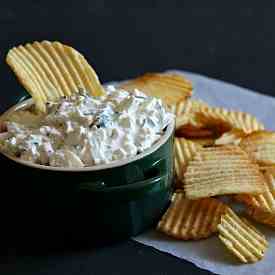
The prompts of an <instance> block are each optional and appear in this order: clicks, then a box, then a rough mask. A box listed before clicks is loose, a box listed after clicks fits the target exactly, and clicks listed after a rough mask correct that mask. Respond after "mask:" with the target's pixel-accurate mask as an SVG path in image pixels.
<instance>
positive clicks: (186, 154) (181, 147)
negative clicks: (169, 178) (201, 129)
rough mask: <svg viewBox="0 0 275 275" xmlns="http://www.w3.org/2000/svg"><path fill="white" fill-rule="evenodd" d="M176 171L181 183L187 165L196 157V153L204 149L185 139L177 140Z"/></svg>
mask: <svg viewBox="0 0 275 275" xmlns="http://www.w3.org/2000/svg"><path fill="white" fill-rule="evenodd" d="M174 146H175V171H176V176H177V178H178V179H179V180H180V181H181V180H182V179H183V175H184V172H185V170H186V167H187V164H188V162H189V161H190V160H192V158H193V157H194V155H195V153H196V152H197V151H198V150H200V149H201V148H202V147H201V146H200V145H199V144H197V143H194V142H192V141H189V140H187V139H185V138H175V144H174Z"/></svg>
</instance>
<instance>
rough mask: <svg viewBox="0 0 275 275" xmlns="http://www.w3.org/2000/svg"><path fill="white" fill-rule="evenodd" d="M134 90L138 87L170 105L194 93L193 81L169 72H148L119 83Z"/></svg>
mask: <svg viewBox="0 0 275 275" xmlns="http://www.w3.org/2000/svg"><path fill="white" fill-rule="evenodd" d="M119 88H122V89H125V90H128V91H133V90H135V89H138V90H140V91H142V92H144V93H146V94H147V95H149V96H154V97H158V98H161V99H162V100H163V101H164V102H165V103H166V104H167V105H168V106H172V105H176V104H178V103H179V102H181V101H185V100H186V99H187V98H188V97H190V96H191V95H192V90H193V87H192V83H191V82H190V81H189V80H187V79H186V78H185V77H184V76H182V75H178V74H168V73H146V74H144V75H142V76H139V77H137V78H135V79H132V80H129V81H127V82H125V83H122V84H121V85H119Z"/></svg>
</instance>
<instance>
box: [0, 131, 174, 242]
mask: <svg viewBox="0 0 275 275" xmlns="http://www.w3.org/2000/svg"><path fill="white" fill-rule="evenodd" d="M0 163H1V167H2V169H3V170H4V171H5V172H6V173H7V175H9V178H10V183H9V184H10V191H11V192H10V193H9V195H10V196H12V193H13V192H14V194H15V193H16V196H17V197H20V200H21V201H22V203H21V205H22V207H24V206H26V205H27V206H28V207H27V208H28V209H32V206H33V209H34V212H35V213H36V212H37V211H40V212H41V213H43V215H44V217H43V218H44V219H47V221H48V222H49V223H54V224H55V227H56V228H57V229H59V230H61V231H62V232H64V234H66V235H69V236H71V237H72V236H73V238H74V239H75V238H77V239H81V240H84V241H86V240H88V239H90V238H92V237H94V236H96V237H98V236H99V235H100V236H102V235H103V234H104V235H106V236H108V237H109V238H118V237H128V236H133V235H136V234H138V233H140V232H142V231H143V230H145V229H147V228H149V227H151V226H153V225H155V224H156V222H157V221H158V220H159V219H160V217H161V215H162V214H163V211H164V210H165V209H166V207H167V205H168V203H169V198H170V193H171V183H172V178H173V133H172V134H171V136H170V137H169V139H168V140H167V141H166V143H164V144H163V145H162V146H161V147H159V148H158V149H157V150H156V151H155V152H153V153H152V154H150V155H147V156H145V157H143V158H141V159H138V160H136V161H133V162H131V163H128V164H126V165H123V166H118V167H114V168H111V169H104V170H98V171H85V172H70V171H66V172H64V171H53V170H43V169H38V168H33V167H28V166H24V165H22V164H19V163H16V162H14V161H12V160H10V159H8V158H6V157H5V156H3V155H2V154H0ZM3 170H2V171H3ZM18 175H20V179H21V180H20V181H18ZM11 199H12V198H11ZM28 211H29V210H28Z"/></svg>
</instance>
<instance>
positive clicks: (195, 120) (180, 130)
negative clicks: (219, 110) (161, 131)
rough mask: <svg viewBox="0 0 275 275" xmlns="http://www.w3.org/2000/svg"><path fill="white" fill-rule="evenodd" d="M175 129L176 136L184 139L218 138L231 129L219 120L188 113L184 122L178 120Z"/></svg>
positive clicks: (229, 125) (198, 113)
mask: <svg viewBox="0 0 275 275" xmlns="http://www.w3.org/2000/svg"><path fill="white" fill-rule="evenodd" d="M178 121H179V122H178V124H177V129H176V136H178V137H186V138H196V137H198V138H199V137H204V138H205V137H212V138H217V137H220V136H221V135H222V134H223V133H225V132H228V131H230V130H231V129H232V126H231V124H230V123H229V122H227V121H225V120H222V119H221V118H214V117H211V116H207V115H205V114H204V113H200V112H196V113H189V114H187V115H186V116H185V121H184V120H179V118H178Z"/></svg>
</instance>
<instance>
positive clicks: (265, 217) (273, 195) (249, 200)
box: [235, 168, 275, 227]
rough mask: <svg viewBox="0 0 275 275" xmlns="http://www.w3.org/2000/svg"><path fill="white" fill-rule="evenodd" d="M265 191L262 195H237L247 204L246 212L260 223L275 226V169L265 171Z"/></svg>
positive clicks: (236, 197)
mask: <svg viewBox="0 0 275 275" xmlns="http://www.w3.org/2000/svg"><path fill="white" fill-rule="evenodd" d="M264 176H265V183H264V185H265V192H263V193H262V194H260V195H255V196H253V195H249V194H241V195H237V196H235V199H236V200H238V201H239V202H243V203H244V204H245V205H246V213H247V214H248V216H250V217H252V218H253V219H254V220H256V221H257V222H259V223H263V224H267V225H270V226H272V227H275V169H274V168H270V169H267V170H266V171H265V172H264Z"/></svg>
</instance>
